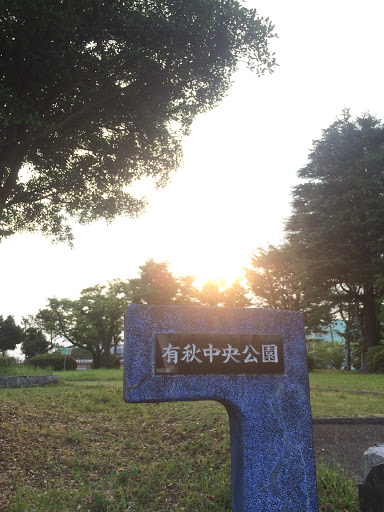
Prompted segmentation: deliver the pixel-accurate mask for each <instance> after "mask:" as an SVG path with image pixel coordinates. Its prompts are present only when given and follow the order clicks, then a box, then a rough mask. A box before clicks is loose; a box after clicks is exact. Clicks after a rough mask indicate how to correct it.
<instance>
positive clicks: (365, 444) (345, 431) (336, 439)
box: [313, 422, 384, 481]
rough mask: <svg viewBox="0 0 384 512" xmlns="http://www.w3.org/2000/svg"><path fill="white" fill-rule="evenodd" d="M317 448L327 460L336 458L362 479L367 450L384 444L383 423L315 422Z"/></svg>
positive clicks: (350, 472)
mask: <svg viewBox="0 0 384 512" xmlns="http://www.w3.org/2000/svg"><path fill="white" fill-rule="evenodd" d="M313 439H314V445H315V450H316V448H317V447H319V448H320V452H321V453H322V456H323V457H324V460H325V461H326V462H328V461H331V460H332V458H336V459H337V460H338V461H339V462H340V464H341V465H342V466H343V467H344V468H345V469H347V470H348V472H349V475H350V476H351V477H352V478H353V479H354V480H356V481H359V480H360V479H361V461H362V456H363V453H364V452H365V450H367V449H368V448H369V447H370V446H374V445H375V444H384V422H383V423H382V424H369V423H368V424H364V423H357V424H353V423H351V424H316V423H315V424H314V425H313ZM316 451H317V450H316Z"/></svg>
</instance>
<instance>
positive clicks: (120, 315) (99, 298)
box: [49, 279, 129, 368]
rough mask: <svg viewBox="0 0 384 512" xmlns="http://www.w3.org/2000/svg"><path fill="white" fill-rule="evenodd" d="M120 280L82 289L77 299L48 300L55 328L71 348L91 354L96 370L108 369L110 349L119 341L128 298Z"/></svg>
mask: <svg viewBox="0 0 384 512" xmlns="http://www.w3.org/2000/svg"><path fill="white" fill-rule="evenodd" d="M126 291H127V286H126V283H123V282H122V281H120V280H118V279H117V280H115V281H111V282H110V283H108V286H101V285H96V286H92V287H89V288H86V289H84V290H82V292H81V295H80V298H79V299H78V300H70V299H56V298H55V299H49V307H50V311H51V312H52V318H53V319H54V322H55V325H56V329H57V331H58V332H59V333H60V335H61V336H62V337H63V338H65V339H66V340H67V341H69V342H70V343H71V344H72V345H73V346H75V347H79V348H80V349H83V350H86V351H88V352H90V353H91V354H92V358H93V362H94V365H95V367H96V368H100V367H102V366H106V367H108V364H109V360H110V355H111V348H112V346H114V345H115V344H117V343H118V342H119V341H120V339H121V334H122V332H123V330H124V325H123V322H124V312H125V309H126V307H127V305H128V301H129V299H128V298H127V295H126Z"/></svg>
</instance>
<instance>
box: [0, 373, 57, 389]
mask: <svg viewBox="0 0 384 512" xmlns="http://www.w3.org/2000/svg"><path fill="white" fill-rule="evenodd" d="M57 380H59V376H58V375H19V376H12V377H0V388H11V387H15V386H41V385H42V384H50V383H51V382H56V381H57Z"/></svg>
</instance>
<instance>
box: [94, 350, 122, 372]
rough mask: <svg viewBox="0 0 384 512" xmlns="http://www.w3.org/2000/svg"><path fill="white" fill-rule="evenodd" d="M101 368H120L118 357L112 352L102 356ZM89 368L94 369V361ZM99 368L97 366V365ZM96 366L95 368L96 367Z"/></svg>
mask: <svg viewBox="0 0 384 512" xmlns="http://www.w3.org/2000/svg"><path fill="white" fill-rule="evenodd" d="M101 366H102V368H117V369H119V368H120V359H119V358H118V357H117V356H115V355H114V354H108V357H104V358H103V360H102V364H101ZM91 368H94V369H95V366H94V362H93V363H92V365H91ZM97 368H99V367H97ZM97 368H96V369H97Z"/></svg>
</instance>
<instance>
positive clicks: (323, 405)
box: [311, 389, 384, 418]
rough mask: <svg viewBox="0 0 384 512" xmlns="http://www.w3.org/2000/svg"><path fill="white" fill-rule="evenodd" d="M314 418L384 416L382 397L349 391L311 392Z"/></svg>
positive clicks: (383, 400)
mask: <svg viewBox="0 0 384 512" xmlns="http://www.w3.org/2000/svg"><path fill="white" fill-rule="evenodd" d="M311 409H312V416H313V417H314V418H319V417H320V418H321V417H330V416H334V417H338V418H339V417H342V416H384V399H383V396H382V395H362V394H356V393H349V392H347V391H341V392H337V391H326V390H317V389H315V390H314V389H312V390H311Z"/></svg>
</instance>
